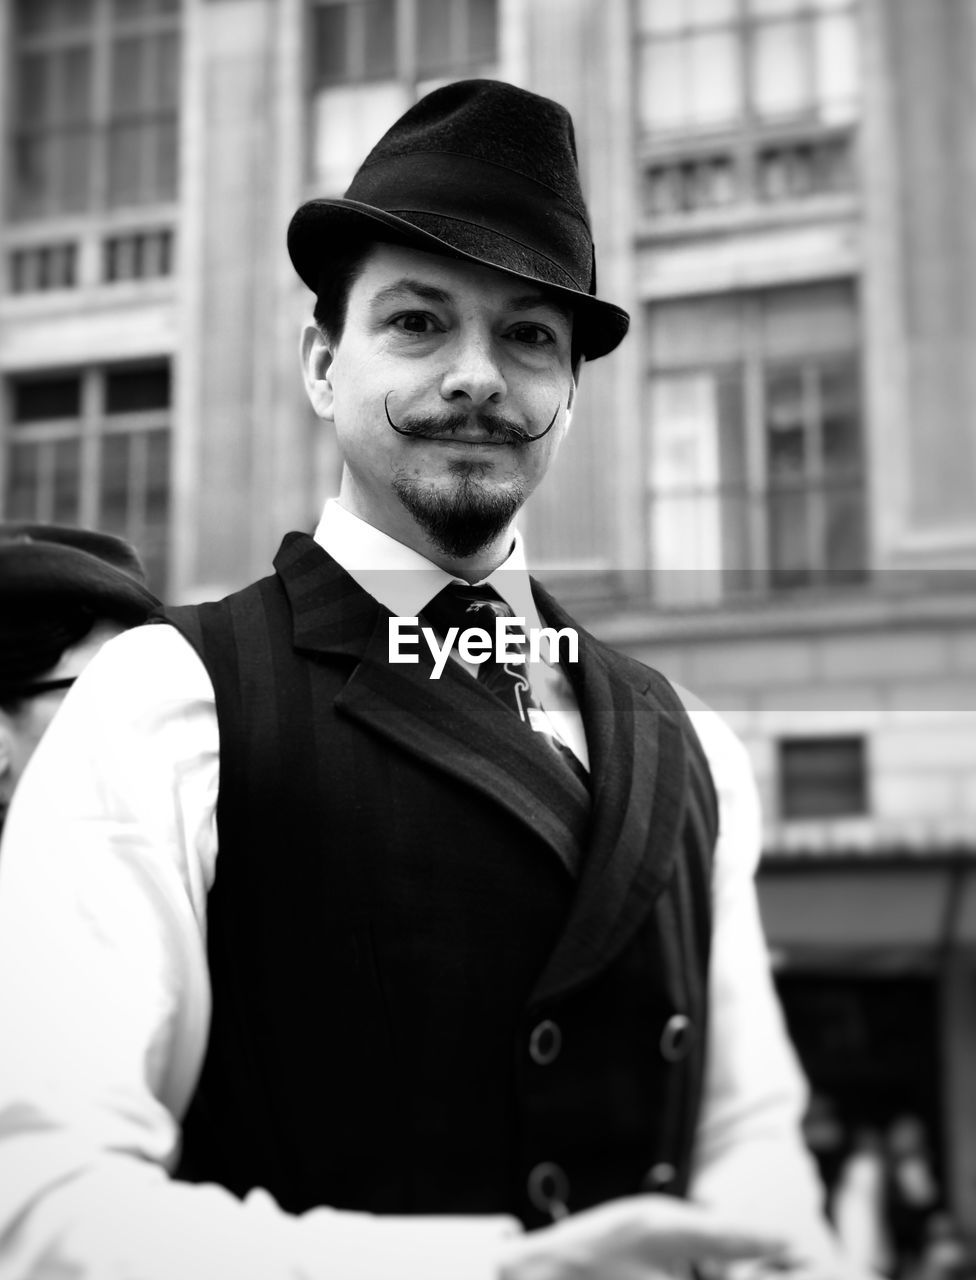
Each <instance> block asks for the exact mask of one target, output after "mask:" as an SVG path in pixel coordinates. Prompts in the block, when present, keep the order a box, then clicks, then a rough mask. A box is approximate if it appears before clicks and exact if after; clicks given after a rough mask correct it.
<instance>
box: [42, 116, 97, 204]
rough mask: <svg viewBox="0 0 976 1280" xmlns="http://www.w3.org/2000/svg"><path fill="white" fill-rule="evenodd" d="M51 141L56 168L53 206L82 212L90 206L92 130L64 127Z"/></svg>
mask: <svg viewBox="0 0 976 1280" xmlns="http://www.w3.org/2000/svg"><path fill="white" fill-rule="evenodd" d="M52 143H53V147H54V153H55V155H56V157H57V159H56V163H57V166H58V170H59V173H58V175H57V183H58V194H57V195H56V196H55V201H56V210H57V211H59V212H64V213H81V212H83V211H84V210H86V209H87V208H88V207H89V200H90V187H89V184H90V182H91V169H92V166H91V149H92V139H91V134H90V132H89V131H88V130H87V129H76V130H72V131H70V132H68V131H66V132H65V133H63V134H62V135H60V137H57V138H54V139H52Z"/></svg>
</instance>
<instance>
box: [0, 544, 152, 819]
mask: <svg viewBox="0 0 976 1280" xmlns="http://www.w3.org/2000/svg"><path fill="white" fill-rule="evenodd" d="M158 607H159V601H158V600H157V599H156V597H155V596H154V595H152V593H151V592H150V591H148V590H147V589H146V586H145V575H144V573H143V569H142V565H141V564H140V562H139V558H138V556H137V555H136V553H135V551H133V549H132V548H131V547H130V546H129V544H128V543H126V542H123V541H122V539H121V538H115V537H113V536H112V535H111V534H107V533H95V532H92V531H90V530H88V529H74V528H69V527H63V526H59V525H44V524H0V830H2V829H3V822H4V817H5V816H6V812H7V809H8V807H9V805H10V801H11V798H12V796H13V793H14V788H15V787H16V785H17V783H18V781H19V779H20V776H21V774H22V773H23V771H24V767H25V766H26V764H27V761H28V760H29V759H30V757H31V755H32V754H33V751H34V748H35V747H36V746H37V744H38V742H39V741H40V740H41V737H42V735H43V734H44V732H45V730H46V729H47V727H48V725H49V724H50V723H51V720H52V718H53V716H54V713H55V712H56V711H57V709H58V707H59V706H60V705H61V702H62V701H63V699H64V695H65V693H66V691H67V690H68V689H69V688H70V687H71V685H72V684H73V683H74V681H75V680H76V679H77V677H78V676H79V675H80V674H81V672H82V671H83V670H84V668H85V666H86V665H87V664H88V662H89V661H90V660H91V659H92V658H93V657H94V656H95V654H96V653H97V652H98V650H99V649H100V648H101V647H102V645H103V644H104V643H105V641H106V640H110V639H111V638H112V637H113V636H116V635H119V634H120V633H121V632H123V631H125V630H126V629H127V628H128V627H130V626H133V625H135V624H136V623H139V622H143V621H144V620H145V619H146V618H147V617H148V615H149V614H150V613H151V612H152V611H153V610H154V609H157V608H158Z"/></svg>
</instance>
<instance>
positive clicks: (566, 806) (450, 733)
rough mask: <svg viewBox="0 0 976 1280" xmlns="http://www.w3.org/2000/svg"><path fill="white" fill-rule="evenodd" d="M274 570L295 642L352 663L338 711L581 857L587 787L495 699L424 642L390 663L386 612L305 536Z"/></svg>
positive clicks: (570, 862)
mask: <svg viewBox="0 0 976 1280" xmlns="http://www.w3.org/2000/svg"><path fill="white" fill-rule="evenodd" d="M275 569H276V570H277V572H278V574H279V577H280V578H281V580H282V582H283V584H284V587H285V590H286V592H287V594H288V597H289V601H290V603H291V608H292V615H293V620H294V643H295V647H296V648H297V649H299V650H302V651H303V652H306V653H309V654H315V655H321V656H322V657H323V658H326V657H346V658H348V659H351V660H352V661H353V666H352V669H351V671H350V675H349V678H348V680H347V681H346V684H345V685H344V687H343V688H342V690H341V691H340V693H339V695H338V697H337V698H336V701H335V706H336V710H337V711H339V712H340V713H341V714H345V715H348V716H349V717H351V718H352V719H354V720H356V721H358V722H359V723H360V724H362V725H364V726H366V727H367V728H369V729H370V730H371V731H372V732H374V733H376V734H378V735H379V736H381V737H383V738H386V739H387V741H389V742H390V743H391V744H393V745H394V746H395V747H396V748H397V749H398V750H400V751H403V752H404V753H406V754H408V755H413V756H414V757H416V758H418V759H420V760H423V761H425V762H426V763H427V764H429V765H430V766H431V767H432V768H434V769H437V770H439V771H441V772H443V773H445V774H447V775H450V776H452V777H454V778H456V779H457V781H458V782H460V783H463V784H464V785H466V786H471V787H474V788H475V789H476V790H480V791H482V792H483V793H485V794H486V795H488V796H490V797H491V798H492V799H493V800H494V801H495V802H496V803H497V804H499V805H501V806H502V807H503V808H505V809H506V810H507V811H508V812H509V813H511V814H512V815H514V816H515V817H516V818H517V819H519V821H521V822H523V823H525V824H526V825H527V826H528V827H529V828H530V829H531V830H532V831H533V833H534V834H535V835H536V836H537V837H540V838H541V839H542V840H544V841H545V842H546V843H547V844H548V845H549V846H550V848H551V849H552V850H553V852H554V853H555V854H556V856H557V857H558V858H559V859H560V861H561V862H562V863H563V864H564V865H565V866H566V867H567V868H568V869H570V870H573V869H575V868H576V867H578V866H579V865H580V862H581V859H582V855H583V843H584V840H585V833H586V829H587V825H588V821H589V814H590V798H589V794H588V793H587V790H586V788H585V787H584V786H583V784H582V783H580V782H579V781H578V780H577V779H576V778H575V777H573V775H572V774H571V772H570V771H569V770H568V769H566V768H565V766H564V765H563V764H561V763H560V761H559V760H558V758H556V757H555V756H554V754H553V753H552V752H551V751H550V750H549V748H548V747H546V746H545V744H544V743H542V742H540V741H538V740H537V738H536V735H534V734H532V733H530V732H527V731H526V730H525V729H524V727H523V726H521V725H519V724H518V722H517V721H516V719H515V717H514V716H513V714H512V712H511V711H510V710H509V709H508V708H507V707H505V706H504V705H503V704H502V702H501V701H500V699H498V698H497V697H496V696H495V695H494V694H492V693H491V692H490V691H489V690H487V689H485V688H484V687H483V686H482V685H480V684H478V683H477V681H475V680H473V679H471V677H470V676H469V675H468V674H467V673H466V672H465V671H463V670H461V669H459V668H457V667H456V665H455V664H454V663H452V662H448V664H447V667H446V669H445V671H444V673H443V675H442V676H441V678H440V679H437V680H434V679H430V672H431V670H432V663H431V660H430V656H429V654H425V651H424V647H423V646H420V650H419V652H420V661H419V662H418V663H416V664H410V663H407V664H391V663H390V661H389V630H388V621H389V618H390V616H391V615H390V612H389V610H388V609H386V608H384V607H383V606H381V605H380V604H378V603H377V601H376V600H375V599H374V598H373V597H372V596H370V595H369V594H368V593H367V592H365V591H364V590H363V589H362V588H361V587H360V586H359V585H358V584H357V583H356V582H355V581H354V580H353V579H352V578H351V577H350V576H349V574H348V573H346V572H345V570H344V569H342V568H341V566H339V565H338V564H337V563H336V562H335V561H334V560H333V559H332V557H331V556H328V555H327V554H326V553H325V552H324V551H323V550H322V548H321V547H320V546H319V545H318V544H317V543H316V542H315V541H314V540H313V539H311V538H309V537H308V536H307V535H304V534H290V535H288V537H287V538H286V539H285V541H284V543H283V545H282V548H281V550H280V551H279V553H278V556H277V557H276V559H275Z"/></svg>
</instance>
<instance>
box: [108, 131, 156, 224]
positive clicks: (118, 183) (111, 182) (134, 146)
mask: <svg viewBox="0 0 976 1280" xmlns="http://www.w3.org/2000/svg"><path fill="white" fill-rule="evenodd" d="M146 132H147V131H146V127H145V126H144V125H142V124H115V125H113V126H112V128H111V130H110V132H109V136H108V203H109V206H110V207H111V208H120V207H124V206H126V205H133V204H139V203H140V198H144V197H143V186H144V184H143V180H142V177H143V161H144V157H145V143H146Z"/></svg>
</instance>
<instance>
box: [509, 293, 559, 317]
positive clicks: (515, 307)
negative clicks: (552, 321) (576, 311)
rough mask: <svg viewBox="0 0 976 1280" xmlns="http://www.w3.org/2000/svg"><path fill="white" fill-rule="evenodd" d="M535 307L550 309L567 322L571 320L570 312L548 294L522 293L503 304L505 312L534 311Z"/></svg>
mask: <svg viewBox="0 0 976 1280" xmlns="http://www.w3.org/2000/svg"><path fill="white" fill-rule="evenodd" d="M536 307H551V308H552V310H553V311H558V312H559V313H560V315H563V316H565V317H566V319H567V320H570V319H572V315H573V313H572V311H571V310H570V309H569V307H567V306H566V305H565V304H564V303H562V302H560V301H559V299H558V298H554V297H553V296H552V294H550V293H523V294H520V295H519V296H518V297H517V298H509V299H508V300H507V301H506V303H505V309H506V311H534V310H535V309H536Z"/></svg>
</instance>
